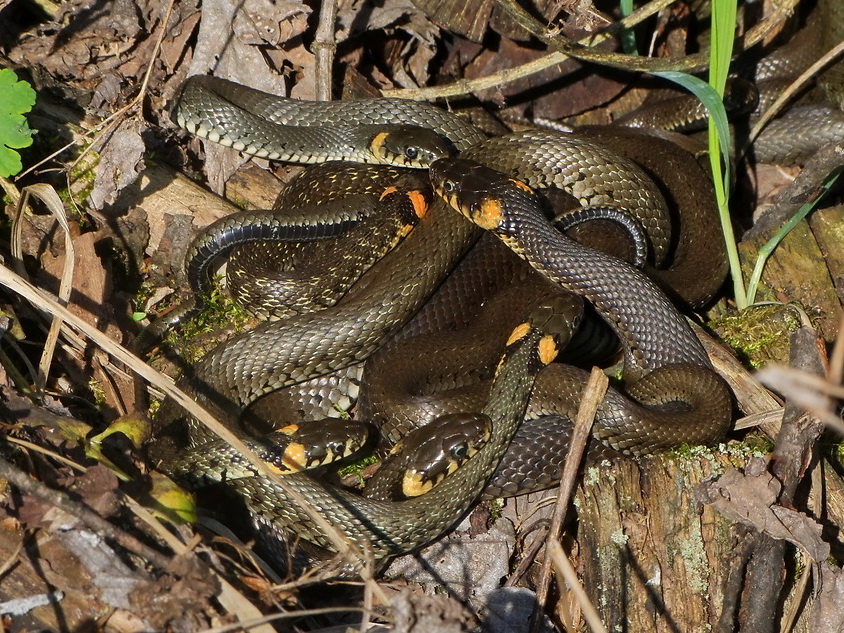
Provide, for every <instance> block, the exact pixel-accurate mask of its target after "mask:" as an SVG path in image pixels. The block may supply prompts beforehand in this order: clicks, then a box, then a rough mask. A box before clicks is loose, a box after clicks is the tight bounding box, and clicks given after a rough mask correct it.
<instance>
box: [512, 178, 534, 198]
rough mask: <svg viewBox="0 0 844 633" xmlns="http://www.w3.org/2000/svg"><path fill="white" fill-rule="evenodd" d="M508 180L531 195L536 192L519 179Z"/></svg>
mask: <svg viewBox="0 0 844 633" xmlns="http://www.w3.org/2000/svg"><path fill="white" fill-rule="evenodd" d="M509 180H510V182H512V183H513V184H514V185H516V186H517V187H518V188H519V189H521V190H522V191H526V192H528V193H529V194H530V195H532V196H533V195H536V192H535V191H534V190H533V188H532V187H530V186H529V185H526V184H525V183H523V182H522V181H521V180H516V179H515V178H510V179H509Z"/></svg>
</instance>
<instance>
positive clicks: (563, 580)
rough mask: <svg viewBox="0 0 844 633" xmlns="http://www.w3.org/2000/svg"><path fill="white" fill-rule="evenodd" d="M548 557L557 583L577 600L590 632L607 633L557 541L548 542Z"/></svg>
mask: <svg viewBox="0 0 844 633" xmlns="http://www.w3.org/2000/svg"><path fill="white" fill-rule="evenodd" d="M548 555H549V558H550V559H551V560H552V561H553V562H554V569H555V570H556V572H557V577H558V580H557V581H558V582H559V583H560V585H561V586H563V585H568V588H569V590H571V592H572V593H573V594H574V597H575V600H577V604H578V605H580V610H581V611H582V612H583V619H584V620H586V624H588V625H589V628H590V629H592V632H593V633H607V628H606V627H605V626H604V623H603V622H601V616H599V615H598V611H597V610H596V609H595V606H594V605H593V604H592V601H591V600H589V596H587V595H586V591H585V590H584V589H583V587H582V586H581V584H580V580H579V579H578V578H577V572H575V571H574V567H572V565H571V561H569V558H568V556H566V553H565V552H564V551H563V546H562V545H560V544H559V543H558V542H557V541H549V543H548Z"/></svg>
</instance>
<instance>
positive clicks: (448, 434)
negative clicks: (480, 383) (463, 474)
mask: <svg viewBox="0 0 844 633" xmlns="http://www.w3.org/2000/svg"><path fill="white" fill-rule="evenodd" d="M491 435H492V420H490V418H489V416H487V415H484V414H483V413H452V414H447V415H443V416H440V417H438V418H436V419H434V420H432V421H431V422H429V423H428V424H427V425H425V426H423V427H421V428H418V429H416V430H414V431H413V432H411V433H409V434H408V435H407V436H406V437H405V438H404V441H403V442H402V448H401V449H400V450H399V451H398V452H397V453H396V455H397V456H396V457H391V459H404V460H406V462H407V463H406V466H405V470H404V476H403V477H402V485H401V488H402V494H403V495H404V496H405V497H407V498H410V497H418V496H419V495H422V494H424V493H426V492H429V491H430V490H431V489H432V488H434V487H435V486H436V485H437V484H439V483H440V482H441V481H442V480H444V479H445V478H446V477H448V476H449V475H451V474H453V473H454V472H456V471H457V469H458V468H460V467H461V466H462V465H463V464H465V463H466V462H467V461H468V460H469V459H471V458H472V457H473V456H474V455H476V454H477V452H478V451H479V450H481V449H482V448H483V447H484V446H485V445H486V443H487V442H489V438H490V437H491Z"/></svg>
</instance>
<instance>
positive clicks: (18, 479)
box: [0, 457, 170, 569]
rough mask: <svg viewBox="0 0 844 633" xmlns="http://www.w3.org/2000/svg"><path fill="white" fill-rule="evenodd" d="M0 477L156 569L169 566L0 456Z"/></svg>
mask: <svg viewBox="0 0 844 633" xmlns="http://www.w3.org/2000/svg"><path fill="white" fill-rule="evenodd" d="M0 477H2V478H3V479H7V480H9V481H10V482H11V483H12V484H14V486H15V487H16V488H17V489H18V490H20V491H21V492H22V493H24V494H28V495H32V496H33V497H37V498H39V499H41V500H42V501H44V502H46V503H49V504H50V505H52V506H55V507H57V508H60V509H61V510H63V511H65V512H67V513H68V514H71V515H73V516H75V517H76V518H77V519H79V520H80V521H82V523H84V524H85V525H87V526H88V527H89V528H90V529H92V530H93V531H94V532H96V533H97V534H98V535H100V536H102V537H105V538H109V539H111V540H112V541H114V542H115V543H118V544H119V545H120V546H121V547H123V548H125V549H127V550H129V551H130V552H133V553H135V554H137V555H138V556H140V557H141V558H143V559H144V560H147V561H149V562H150V563H152V564H153V565H155V566H156V567H158V568H159V569H167V568H168V567H169V565H170V558H169V557H168V556H165V555H164V554H162V553H161V552H158V551H156V550H154V549H152V548H151V547H149V546H148V545H146V544H144V543H141V542H140V541H139V540H138V539H136V538H135V537H134V536H132V535H131V534H127V533H126V532H123V531H122V530H120V529H118V528H117V527H115V526H114V525H112V524H111V523H109V522H108V521H106V520H105V519H104V518H102V517H101V516H100V515H99V514H97V513H96V512H94V511H92V510H90V509H89V508H88V507H87V506H84V505H82V504H81V503H79V502H77V501H74V500H73V499H71V498H70V497H68V496H67V495H66V494H65V493H63V492H61V491H59V490H53V489H52V488H48V487H47V486H45V485H44V484H42V483H41V482H39V481H36V480H34V479H32V477H30V476H29V475H27V474H26V473H24V472H23V471H22V470H20V469H18V468H17V467H16V466H13V465H12V464H11V463H10V462H8V461H6V460H5V459H3V458H2V457H0Z"/></svg>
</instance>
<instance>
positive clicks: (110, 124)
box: [15, 0, 176, 191]
mask: <svg viewBox="0 0 844 633" xmlns="http://www.w3.org/2000/svg"><path fill="white" fill-rule="evenodd" d="M175 3H176V0H168V2H167V8H166V9H165V11H164V18H163V20H162V21H161V31H160V32H159V34H158V37H157V38H156V41H155V46H154V47H153V49H152V56H151V58H150V60H149V64H148V65H147V69H146V72H145V73H144V78H143V79H142V80H141V87H140V90H139V91H138V94H137V95H135V97H134V98H133V99H132V100H131V101H130V102H129V103H127V104H126V105H125V106H123V107H122V108H120V109H119V110H117V111H116V112H113V113H112V114H110V115H109V116H108V117H106V118H105V119H103V120H102V121H101V122H100V123H99V124H98V125H97V126H95V127H94V129H92V130H86V131H84V132H83V135H84V136H94V137H101V136H106V135H108V134H109V133H111V132H112V131H113V130H114V128H116V127H117V126H118V125H119V124H120V123H121V121H122V120H123V115H125V114H127V113H129V112H131V111H132V110H134V109H135V108H137V107H139V106H140V105H141V104H142V103H143V100H144V97H145V96H146V93H147V88H148V86H149V81H150V77H151V76H152V71H153V66H154V63H155V60H156V58H157V57H158V52H159V51H160V50H161V44H162V43H163V42H164V36H165V35H166V34H167V23H168V22H169V21H170V16H171V15H172V14H173V6H174V5H175ZM96 140H97V139H96V138H94V139H92V141H91V143H90V144H89V145H88V146H87V147H86V148H85V149H84V150H82V153H81V154H80V155H79V156H78V157H77V158H76V160H74V161H73V163H71V165H70V166H69V167H67V168H66V172H67V173H68V175H69V174H70V172H71V171H72V170H73V168H74V167H76V165H78V164H79V162H80V161H81V160H82V159H83V158H84V157H85V156H87V155H88V152H90V151H91V149H93V147H94V144H95V143H96ZM77 143H78V141H71V142H70V143H68V144H67V145H65V146H64V147H62V148H60V149H58V150H56V151H55V152H53V153H52V154H50V155H49V156H47V157H46V158H44V159H42V160H40V161H38V162H37V163H35V164H34V165H32V166H31V167H29V168H28V169H26V170H25V171H23V172H21V173H20V174H18V175H17V176H16V178H15V179H16V180H20V179H21V178H23V177H24V176H26V175H27V174H28V173H30V172H31V171H33V170H34V169H37V168H38V167H40V166H41V165H43V164H44V163H45V162H47V161H48V160H50V159H52V158H53V157H54V156H58V155H59V154H61V153H62V152H64V151H65V150H67V149H70V148H71V147H73V146H74V145H76V144H77ZM69 190H70V187H68V191H69Z"/></svg>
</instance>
